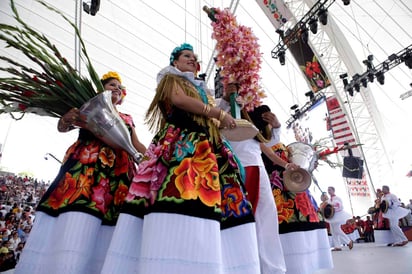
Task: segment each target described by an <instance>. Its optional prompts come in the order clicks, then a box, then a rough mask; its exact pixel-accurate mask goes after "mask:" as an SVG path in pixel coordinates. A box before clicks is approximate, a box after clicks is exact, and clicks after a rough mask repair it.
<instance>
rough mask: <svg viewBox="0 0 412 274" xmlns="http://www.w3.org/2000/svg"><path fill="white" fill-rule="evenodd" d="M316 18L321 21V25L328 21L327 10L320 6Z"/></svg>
mask: <svg viewBox="0 0 412 274" xmlns="http://www.w3.org/2000/svg"><path fill="white" fill-rule="evenodd" d="M318 18H319V22H321V23H322V25H326V24H327V23H328V10H327V9H324V8H320V9H319V12H318Z"/></svg>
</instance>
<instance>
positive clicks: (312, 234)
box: [262, 130, 333, 274]
mask: <svg viewBox="0 0 412 274" xmlns="http://www.w3.org/2000/svg"><path fill="white" fill-rule="evenodd" d="M279 133H280V131H279V130H278V131H272V139H271V140H270V141H269V142H268V143H266V144H265V145H266V146H267V147H268V148H270V149H271V150H272V152H274V154H275V155H276V157H273V156H270V154H269V153H265V154H262V157H263V161H264V163H265V167H266V171H267V172H268V174H269V179H270V183H271V187H272V193H273V196H274V198H275V203H276V208H277V211H278V220H279V235H280V240H281V243H282V248H283V254H284V256H285V262H286V274H310V273H313V272H315V271H316V270H319V269H330V268H333V261H332V254H331V252H330V245H329V239H328V233H327V230H326V224H325V222H324V220H323V217H322V215H321V214H320V212H318V207H317V205H316V202H315V200H314V199H313V197H312V195H311V194H310V193H309V191H308V190H307V191H305V192H300V193H294V192H291V191H288V189H286V188H285V186H284V183H283V172H284V171H285V170H286V169H290V168H297V166H296V165H295V164H294V163H289V162H288V161H289V160H288V158H289V157H288V150H287V148H286V147H285V145H284V144H282V143H280V142H279V139H280V138H279V136H278V135H279ZM262 151H263V152H265V150H262Z"/></svg>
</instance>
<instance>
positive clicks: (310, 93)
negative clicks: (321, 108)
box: [305, 90, 315, 101]
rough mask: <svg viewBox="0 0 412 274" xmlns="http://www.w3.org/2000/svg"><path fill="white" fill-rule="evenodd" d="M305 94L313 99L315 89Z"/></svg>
mask: <svg viewBox="0 0 412 274" xmlns="http://www.w3.org/2000/svg"><path fill="white" fill-rule="evenodd" d="M305 96H307V97H309V100H311V101H313V100H314V99H315V94H314V93H313V91H311V90H309V91H308V92H306V93H305Z"/></svg>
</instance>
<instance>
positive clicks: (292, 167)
mask: <svg viewBox="0 0 412 274" xmlns="http://www.w3.org/2000/svg"><path fill="white" fill-rule="evenodd" d="M298 168H299V166H298V165H297V164H295V163H287V164H286V165H285V169H286V170H295V169H298Z"/></svg>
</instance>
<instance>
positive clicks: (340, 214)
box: [327, 186, 353, 251]
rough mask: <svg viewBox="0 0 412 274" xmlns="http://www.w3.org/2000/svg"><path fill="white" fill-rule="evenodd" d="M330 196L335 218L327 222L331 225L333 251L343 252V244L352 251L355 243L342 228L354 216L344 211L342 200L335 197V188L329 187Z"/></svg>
mask: <svg viewBox="0 0 412 274" xmlns="http://www.w3.org/2000/svg"><path fill="white" fill-rule="evenodd" d="M328 194H329V196H330V199H329V201H328V203H329V204H331V205H332V206H333V209H334V214H333V217H332V218H330V219H328V220H327V221H328V222H329V224H330V233H331V234H332V242H333V246H334V248H333V249H332V251H341V250H342V245H343V244H348V246H349V249H352V248H353V241H352V240H351V239H350V238H349V236H348V235H346V234H345V232H343V230H342V227H341V225H342V224H345V223H346V221H347V220H348V219H351V217H352V216H351V215H350V214H349V213H347V212H345V211H344V210H343V203H342V199H341V198H339V197H338V196H336V195H335V188H334V187H333V186H330V187H328Z"/></svg>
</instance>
